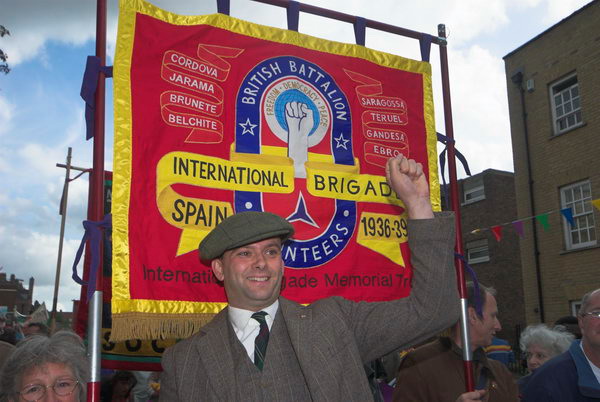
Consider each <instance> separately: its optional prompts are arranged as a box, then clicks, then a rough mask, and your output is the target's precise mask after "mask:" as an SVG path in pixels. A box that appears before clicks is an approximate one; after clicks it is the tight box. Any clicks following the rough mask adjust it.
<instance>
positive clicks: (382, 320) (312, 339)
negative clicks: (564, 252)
mask: <svg viewBox="0 0 600 402" xmlns="http://www.w3.org/2000/svg"><path fill="white" fill-rule="evenodd" d="M386 177H387V181H388V183H389V185H390V186H391V188H392V189H393V190H394V191H395V193H396V194H397V196H398V197H399V198H400V200H402V201H403V203H404V205H405V209H406V212H407V215H408V218H409V219H408V225H409V233H410V236H409V239H408V242H409V247H410V250H411V262H412V266H413V269H414V271H413V272H414V276H413V282H412V291H411V293H410V296H408V297H406V298H403V299H399V300H394V301H389V302H378V303H365V302H360V303H357V302H352V301H349V300H346V299H343V298H341V297H329V298H324V299H321V300H318V301H316V302H314V303H313V304H311V305H308V306H303V305H300V304H297V303H294V302H292V301H290V300H287V299H286V298H284V297H280V289H281V280H282V276H283V273H284V263H283V260H282V244H283V242H284V241H285V240H286V239H287V238H289V237H290V236H292V234H293V233H294V227H293V226H292V225H291V224H290V223H288V222H287V221H286V220H285V219H283V218H281V217H279V216H277V215H275V214H271V213H267V212H241V213H238V214H235V215H232V216H230V217H228V218H227V219H225V220H223V221H222V222H221V223H220V224H219V225H218V226H217V227H216V228H215V229H213V230H212V231H211V232H210V233H209V234H208V235H207V237H206V238H205V239H204V240H203V241H202V242H201V243H200V246H199V251H200V256H201V258H202V259H203V260H205V261H210V262H211V266H212V270H213V272H214V274H215V276H216V278H217V279H218V280H220V281H222V282H223V285H224V288H225V293H226V295H227V300H228V306H227V307H226V308H225V309H223V310H222V311H221V312H220V313H219V314H217V315H216V316H215V318H214V319H213V320H212V321H211V322H210V323H209V324H207V325H206V326H204V327H203V328H202V329H201V330H200V332H199V333H197V334H196V335H194V336H192V337H191V338H188V339H186V340H184V341H182V342H179V343H177V344H176V345H174V346H173V347H171V348H169V349H167V350H166V352H165V353H164V355H163V358H162V366H163V369H164V371H163V373H162V376H161V388H160V400H162V401H170V402H171V401H189V402H191V401H198V400H203V401H214V400H227V401H242V400H243V401H310V400H313V401H323V400H332V401H333V400H335V401H368V400H372V399H373V396H372V394H371V391H370V388H369V384H368V382H367V376H366V375H365V371H364V369H363V364H365V363H367V362H369V361H372V360H374V359H377V358H379V357H381V356H383V355H386V354H388V353H391V352H392V351H394V350H396V349H399V348H406V347H408V346H410V345H411V344H414V343H416V342H419V340H421V339H423V338H427V337H429V336H432V335H434V334H436V333H438V332H439V331H440V330H442V329H443V328H446V327H448V326H449V325H451V324H452V323H453V322H455V321H456V320H457V319H458V315H459V304H458V303H459V300H458V295H457V290H456V277H455V270H454V267H453V259H454V251H453V247H454V245H453V244H454V243H453V242H454V228H453V223H454V218H453V216H452V214H449V213H439V214H438V216H436V217H434V213H433V212H432V208H431V202H430V200H429V185H428V183H427V180H426V179H425V176H424V174H423V170H422V166H421V165H420V164H417V163H416V162H415V161H414V160H408V159H406V158H405V157H403V156H402V155H400V156H398V157H395V158H390V159H389V160H388V162H387V166H386Z"/></svg>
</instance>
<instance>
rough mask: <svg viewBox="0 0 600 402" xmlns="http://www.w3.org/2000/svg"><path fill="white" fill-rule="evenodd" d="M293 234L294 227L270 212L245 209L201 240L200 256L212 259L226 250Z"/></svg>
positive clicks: (205, 259) (204, 258) (285, 237)
mask: <svg viewBox="0 0 600 402" xmlns="http://www.w3.org/2000/svg"><path fill="white" fill-rule="evenodd" d="M293 234H294V226H292V224H291V223H289V222H288V221H286V220H285V219H283V218H282V217H280V216H279V215H275V214H272V213H270V212H257V211H245V212H240V213H238V214H235V215H231V216H230V217H228V218H226V219H225V220H223V221H222V222H221V223H219V224H218V225H217V226H216V227H215V228H214V229H213V230H211V231H210V233H209V234H208V235H207V236H206V237H205V238H204V239H203V240H202V241H201V242H200V246H199V247H198V251H199V252H200V258H202V260H204V261H210V260H213V259H215V258H218V257H220V256H222V255H223V253H224V252H225V251H227V250H231V249H234V248H238V247H242V246H245V245H248V244H251V243H255V242H257V241H261V240H265V239H270V238H271V237H281V238H282V240H286V239H287V238H289V237H290V236H292V235H293Z"/></svg>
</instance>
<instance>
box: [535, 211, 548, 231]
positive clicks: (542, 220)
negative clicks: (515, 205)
mask: <svg viewBox="0 0 600 402" xmlns="http://www.w3.org/2000/svg"><path fill="white" fill-rule="evenodd" d="M535 219H537V221H538V222H539V223H540V225H542V227H543V228H544V230H548V229H550V223H548V214H547V213H545V214H540V215H538V216H536V217H535Z"/></svg>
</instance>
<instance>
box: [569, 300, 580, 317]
mask: <svg viewBox="0 0 600 402" xmlns="http://www.w3.org/2000/svg"><path fill="white" fill-rule="evenodd" d="M569 306H570V307H571V315H572V316H575V317H577V315H578V314H579V309H580V308H581V300H571V301H570V302H569Z"/></svg>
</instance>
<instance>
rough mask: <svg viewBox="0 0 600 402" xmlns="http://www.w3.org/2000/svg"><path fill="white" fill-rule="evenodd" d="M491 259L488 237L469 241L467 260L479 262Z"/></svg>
mask: <svg viewBox="0 0 600 402" xmlns="http://www.w3.org/2000/svg"><path fill="white" fill-rule="evenodd" d="M489 260H490V250H489V248H488V242H487V239H481V240H476V241H471V242H468V243H467V262H468V263H469V264H477V263H479V262H487V261H489Z"/></svg>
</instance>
